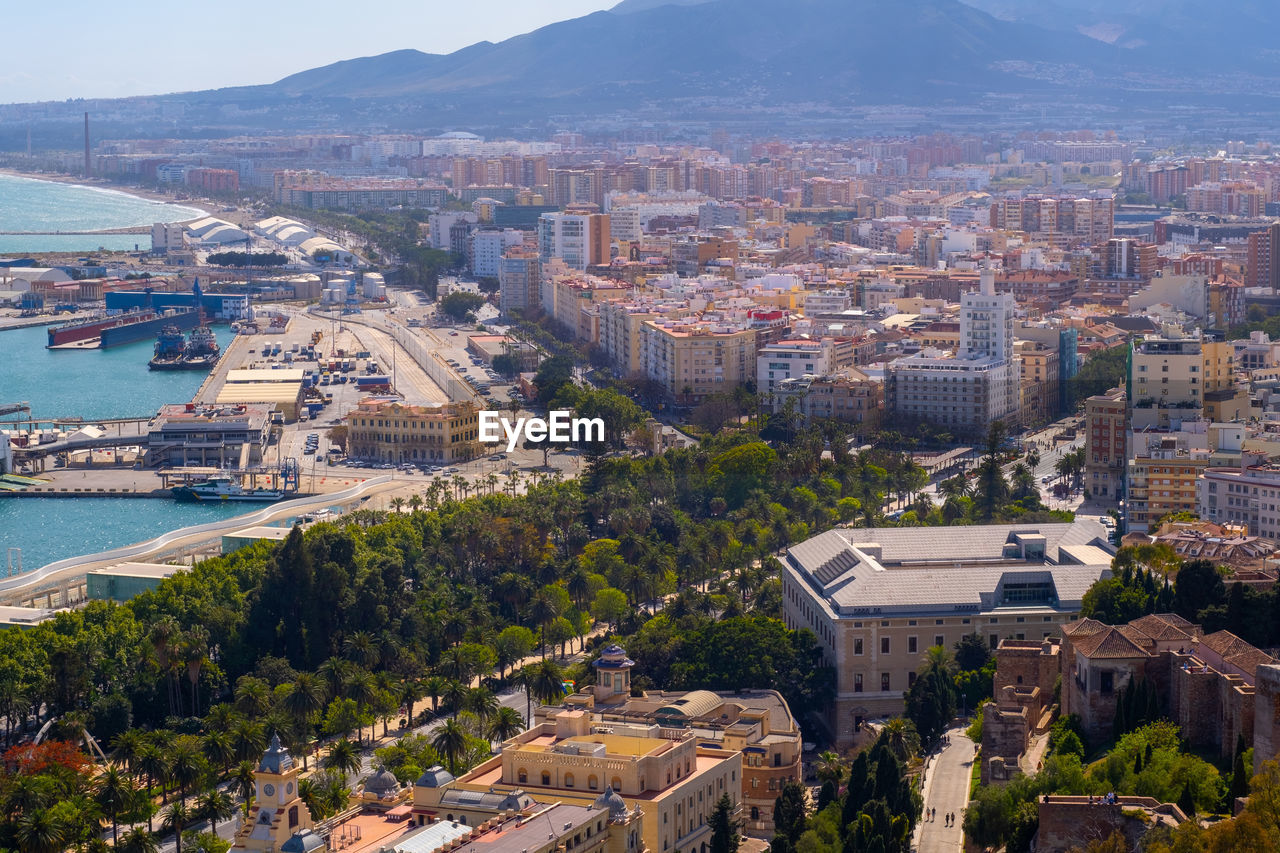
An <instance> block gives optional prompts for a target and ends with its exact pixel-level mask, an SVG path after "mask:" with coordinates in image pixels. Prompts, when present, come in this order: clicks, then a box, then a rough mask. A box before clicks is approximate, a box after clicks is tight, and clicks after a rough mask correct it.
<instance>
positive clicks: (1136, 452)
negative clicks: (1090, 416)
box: [1125, 430, 1209, 533]
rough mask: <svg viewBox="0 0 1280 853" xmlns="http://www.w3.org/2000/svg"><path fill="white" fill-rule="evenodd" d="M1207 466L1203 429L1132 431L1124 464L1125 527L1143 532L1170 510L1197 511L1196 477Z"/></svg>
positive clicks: (1207, 452) (1205, 437) (1205, 434)
mask: <svg viewBox="0 0 1280 853" xmlns="http://www.w3.org/2000/svg"><path fill="white" fill-rule="evenodd" d="M1208 466H1209V444H1208V435H1207V433H1205V432H1191V431H1188V430H1177V431H1168V432H1149V431H1144V432H1136V431H1135V432H1131V433H1130V434H1129V459H1128V462H1127V465H1126V503H1125V518H1126V522H1127V524H1126V527H1127V529H1128V531H1129V532H1131V533H1145V532H1146V531H1148V530H1150V529H1151V525H1152V524H1153V523H1154V522H1155V521H1156V519H1158V518H1160V516H1162V515H1165V514H1166V513H1170V512H1195V511H1196V478H1197V477H1199V476H1200V474H1201V473H1203V472H1204V470H1205V469H1206V468H1207V467H1208Z"/></svg>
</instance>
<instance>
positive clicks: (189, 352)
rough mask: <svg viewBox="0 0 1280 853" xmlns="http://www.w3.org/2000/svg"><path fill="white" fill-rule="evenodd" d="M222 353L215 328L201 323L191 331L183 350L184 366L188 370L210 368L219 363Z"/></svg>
mask: <svg viewBox="0 0 1280 853" xmlns="http://www.w3.org/2000/svg"><path fill="white" fill-rule="evenodd" d="M221 355H222V350H220V349H219V348H218V339H217V338H216V337H214V334H213V329H210V328H209V327H208V326H206V325H205V324H203V323H201V324H200V325H199V326H196V328H195V329H194V330H193V331H192V332H191V337H190V338H189V339H188V341H187V346H186V348H185V349H184V350H183V352H182V367H183V368H184V369H186V370H208V369H209V368H211V367H213V366H214V365H215V364H217V363H218V358H219V357H220V356H221Z"/></svg>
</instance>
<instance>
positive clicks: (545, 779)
mask: <svg viewBox="0 0 1280 853" xmlns="http://www.w3.org/2000/svg"><path fill="white" fill-rule="evenodd" d="M542 784H543V785H546V786H547V787H550V786H551V774H550V773H548V772H547V771H545V770H543V771H542Z"/></svg>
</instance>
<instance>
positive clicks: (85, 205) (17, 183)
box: [0, 174, 205, 255]
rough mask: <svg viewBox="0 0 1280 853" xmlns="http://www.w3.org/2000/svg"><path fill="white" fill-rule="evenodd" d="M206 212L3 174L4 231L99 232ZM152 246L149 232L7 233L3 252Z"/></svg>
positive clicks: (0, 228)
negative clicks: (80, 232) (98, 231)
mask: <svg viewBox="0 0 1280 853" xmlns="http://www.w3.org/2000/svg"><path fill="white" fill-rule="evenodd" d="M204 215H205V214H204V212H203V211H201V210H199V209H197V208H194V207H187V206H185V205H180V204H168V203H165V202H159V201H151V200H149V199H145V198H138V197H137V196H132V195H128V194H127V193H123V192H119V191H116V190H111V189H104V188H102V187H90V186H82V185H79V184H65V183H59V182H56V181H41V180H36V179H33V178H22V177H17V176H14V175H3V174H0V232H4V231H97V230H101V229H104V228H131V227H136V226H140V225H151V224H153V223H155V222H183V221H186V220H188V219H196V218H198V217H201V216H204ZM135 246H136V247H139V248H141V249H142V250H148V249H150V248H151V236H150V235H149V234H3V233H0V254H9V255H21V254H25V253H28V252H92V251H95V250H97V249H98V248H104V249H116V250H124V251H133V250H134V248H135Z"/></svg>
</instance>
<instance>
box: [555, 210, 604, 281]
mask: <svg viewBox="0 0 1280 853" xmlns="http://www.w3.org/2000/svg"><path fill="white" fill-rule="evenodd" d="M609 246H610V238H609V215H608V214H607V213H544V214H542V215H541V216H539V217H538V252H539V254H540V255H541V257H542V261H543V263H546V262H547V261H548V260H550V259H552V258H559V259H561V260H563V261H564V262H565V264H567V265H568V266H569V268H570V269H575V270H585V269H586V268H587V267H589V266H596V265H599V264H607V263H608V262H609Z"/></svg>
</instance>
